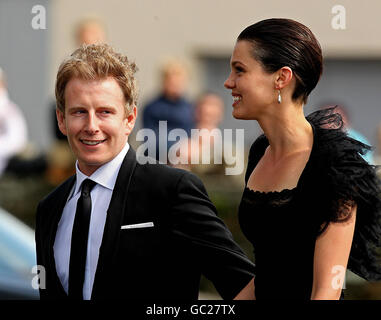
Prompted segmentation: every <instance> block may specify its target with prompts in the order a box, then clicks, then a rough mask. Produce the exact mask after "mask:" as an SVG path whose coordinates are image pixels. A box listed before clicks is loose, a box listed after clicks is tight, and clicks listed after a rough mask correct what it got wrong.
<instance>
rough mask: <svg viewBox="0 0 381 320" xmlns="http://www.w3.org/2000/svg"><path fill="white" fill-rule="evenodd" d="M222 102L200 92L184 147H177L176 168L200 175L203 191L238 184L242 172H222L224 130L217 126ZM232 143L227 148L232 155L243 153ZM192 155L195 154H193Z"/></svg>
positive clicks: (223, 169) (222, 107) (223, 108)
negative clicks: (192, 128)
mask: <svg viewBox="0 0 381 320" xmlns="http://www.w3.org/2000/svg"><path fill="white" fill-rule="evenodd" d="M224 111H225V106H224V101H223V100H222V98H221V96H220V95H218V94H216V93H214V92H205V93H203V94H201V95H200V96H199V97H198V99H197V101H196V103H195V109H194V115H195V127H196V129H197V130H192V131H193V132H192V134H191V136H190V137H189V139H188V141H187V142H186V144H187V145H186V146H184V147H185V148H187V151H186V152H184V149H180V152H179V153H180V154H179V156H180V159H181V163H180V164H177V165H175V166H176V167H178V168H182V169H185V170H189V171H192V172H193V173H195V174H196V175H197V176H199V177H200V178H201V180H202V181H203V182H204V184H205V187H206V189H207V190H211V191H216V190H223V189H224V188H225V190H226V188H228V189H230V188H232V187H233V186H234V187H237V188H238V187H239V186H240V185H241V184H242V175H226V172H225V171H226V168H227V166H228V164H227V163H226V161H225V153H224V144H225V145H226V141H224V131H223V130H222V129H221V128H220V125H221V123H222V121H223V120H224ZM237 147H238V146H236V145H234V144H233V145H231V146H230V148H231V150H232V151H233V154H235V155H236V157H237V156H239V155H240V154H242V155H244V150H241V151H242V152H239V151H238V150H237ZM195 155H198V157H196V156H195ZM222 178H223V179H222Z"/></svg>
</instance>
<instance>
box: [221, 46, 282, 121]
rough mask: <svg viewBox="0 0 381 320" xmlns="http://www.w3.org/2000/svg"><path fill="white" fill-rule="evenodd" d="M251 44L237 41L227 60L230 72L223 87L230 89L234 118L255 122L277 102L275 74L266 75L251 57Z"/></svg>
mask: <svg viewBox="0 0 381 320" xmlns="http://www.w3.org/2000/svg"><path fill="white" fill-rule="evenodd" d="M251 50H252V44H251V43H250V42H248V41H244V40H240V41H238V42H237V43H236V45H235V47H234V51H233V54H232V57H231V60H230V66H231V72H230V75H229V77H228V78H227V79H226V81H225V83H224V86H225V88H226V89H230V90H232V96H233V117H234V118H236V119H246V120H250V119H258V117H260V116H261V114H263V113H265V112H266V110H268V108H267V107H268V106H269V105H271V104H274V103H277V97H278V91H277V90H276V87H275V80H276V74H275V73H267V72H266V71H265V70H264V69H263V67H262V65H261V64H260V63H259V62H258V61H257V60H255V59H254V58H253V57H252V55H251V53H250V52H251Z"/></svg>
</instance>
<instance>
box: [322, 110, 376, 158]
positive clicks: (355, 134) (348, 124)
mask: <svg viewBox="0 0 381 320" xmlns="http://www.w3.org/2000/svg"><path fill="white" fill-rule="evenodd" d="M333 106H335V104H331V105H326V106H324V107H323V108H329V107H333ZM335 112H336V113H339V114H340V115H341V118H342V119H343V125H344V129H345V130H346V131H347V133H348V136H349V137H351V138H353V139H355V140H358V141H360V142H362V143H364V144H366V145H368V146H371V143H370V142H369V140H368V139H367V138H366V137H365V136H364V135H363V134H362V133H360V132H359V131H357V130H355V129H354V128H353V126H352V120H351V117H350V115H349V112H348V110H347V108H346V107H344V106H343V105H341V104H337V107H336V109H335ZM362 157H363V158H364V159H365V160H366V161H367V162H368V163H369V164H373V163H374V160H373V151H372V150H369V151H367V152H366V153H365V154H364V155H362Z"/></svg>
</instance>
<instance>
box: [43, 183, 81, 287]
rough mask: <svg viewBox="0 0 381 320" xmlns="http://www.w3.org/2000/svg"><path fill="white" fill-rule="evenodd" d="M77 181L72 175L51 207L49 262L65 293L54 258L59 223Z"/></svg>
mask: <svg viewBox="0 0 381 320" xmlns="http://www.w3.org/2000/svg"><path fill="white" fill-rule="evenodd" d="M74 182H75V176H72V177H70V178H69V179H68V180H67V181H66V182H65V183H64V184H63V185H62V186H61V187H60V188H59V189H58V190H57V191H58V192H57V194H58V196H59V198H58V199H57V201H55V202H54V203H53V204H52V207H51V209H50V212H51V215H52V223H51V224H50V225H51V228H50V230H49V231H50V232H49V238H48V245H49V250H48V263H49V270H53V271H54V277H55V278H56V281H57V282H58V287H59V288H60V289H62V292H63V293H65V291H64V289H63V287H62V284H61V281H60V280H59V278H58V274H57V270H56V263H55V259H54V242H55V239H56V234H57V228H58V223H59V221H60V219H61V216H62V212H63V209H64V207H65V204H66V201H67V198H68V196H69V193H70V191H71V189H72V187H73V185H74Z"/></svg>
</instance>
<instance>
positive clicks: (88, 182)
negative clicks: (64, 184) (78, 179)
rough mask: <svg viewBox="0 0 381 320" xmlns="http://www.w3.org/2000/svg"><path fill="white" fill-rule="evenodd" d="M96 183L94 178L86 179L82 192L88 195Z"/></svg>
mask: <svg viewBox="0 0 381 320" xmlns="http://www.w3.org/2000/svg"><path fill="white" fill-rule="evenodd" d="M96 184H97V183H96V182H94V181H93V180H90V179H86V180H85V181H83V182H82V194H83V195H85V196H88V195H89V194H90V192H91V190H92V189H93V188H94V186H95V185H96Z"/></svg>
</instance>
